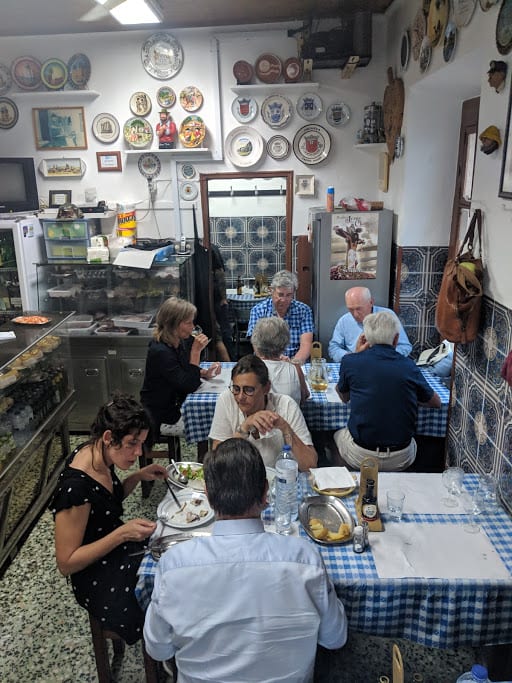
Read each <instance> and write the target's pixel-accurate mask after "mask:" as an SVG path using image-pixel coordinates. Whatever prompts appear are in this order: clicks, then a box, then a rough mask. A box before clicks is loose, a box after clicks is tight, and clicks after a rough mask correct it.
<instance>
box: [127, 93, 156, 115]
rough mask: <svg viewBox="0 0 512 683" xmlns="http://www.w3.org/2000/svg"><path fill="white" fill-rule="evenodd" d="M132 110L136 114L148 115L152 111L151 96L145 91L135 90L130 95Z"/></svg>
mask: <svg viewBox="0 0 512 683" xmlns="http://www.w3.org/2000/svg"><path fill="white" fill-rule="evenodd" d="M130 111H131V112H132V114H134V115H135V116H147V115H148V114H149V112H150V111H151V98H150V97H149V95H147V94H146V93H145V92H142V91H139V92H134V93H133V95H132V96H131V97H130Z"/></svg>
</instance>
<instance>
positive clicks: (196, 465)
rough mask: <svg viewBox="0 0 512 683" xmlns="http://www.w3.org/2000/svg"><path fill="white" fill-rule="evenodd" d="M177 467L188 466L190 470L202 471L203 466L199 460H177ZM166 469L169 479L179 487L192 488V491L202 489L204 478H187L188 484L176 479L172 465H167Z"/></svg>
mask: <svg viewBox="0 0 512 683" xmlns="http://www.w3.org/2000/svg"><path fill="white" fill-rule="evenodd" d="M176 464H177V465H178V468H179V469H182V468H189V467H190V469H192V470H201V472H202V471H203V466H202V464H201V463H200V462H177V463H176ZM166 469H167V471H168V472H169V479H170V480H171V481H172V483H173V484H176V486H178V487H179V488H181V489H192V490H194V491H204V479H203V477H201V478H200V479H189V480H188V484H182V483H181V482H179V481H178V477H177V475H176V472H175V471H174V467H173V465H172V464H171V465H167V468H166Z"/></svg>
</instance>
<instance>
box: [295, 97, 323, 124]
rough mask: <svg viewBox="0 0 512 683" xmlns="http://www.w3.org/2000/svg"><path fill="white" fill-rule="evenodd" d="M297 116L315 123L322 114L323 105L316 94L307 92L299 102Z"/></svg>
mask: <svg viewBox="0 0 512 683" xmlns="http://www.w3.org/2000/svg"><path fill="white" fill-rule="evenodd" d="M296 109H297V114H298V115H299V116H301V117H302V118H303V119H306V121H314V119H316V118H317V117H318V116H320V114H321V113H322V109H323V103H322V100H321V99H320V97H319V96H318V95H317V94H316V93H314V92H305V93H304V94H303V95H301V96H300V97H299V99H298V100H297V107H296Z"/></svg>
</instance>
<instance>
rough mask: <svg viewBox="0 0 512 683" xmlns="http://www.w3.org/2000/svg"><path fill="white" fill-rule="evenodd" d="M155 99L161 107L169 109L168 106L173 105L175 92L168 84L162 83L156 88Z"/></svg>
mask: <svg viewBox="0 0 512 683" xmlns="http://www.w3.org/2000/svg"><path fill="white" fill-rule="evenodd" d="M156 99H157V102H158V104H159V105H160V106H161V107H166V109H169V107H173V106H174V104H175V103H176V93H175V92H174V90H173V89H172V88H169V86H168V85H162V87H161V88H158V90H157V93H156Z"/></svg>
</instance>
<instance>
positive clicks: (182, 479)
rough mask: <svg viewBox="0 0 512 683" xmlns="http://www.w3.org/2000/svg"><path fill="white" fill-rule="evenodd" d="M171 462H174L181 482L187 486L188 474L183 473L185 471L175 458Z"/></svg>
mask: <svg viewBox="0 0 512 683" xmlns="http://www.w3.org/2000/svg"><path fill="white" fill-rule="evenodd" d="M171 462H172V464H173V467H174V471H175V472H176V475H177V478H178V481H179V482H180V484H183V486H186V485H187V484H188V477H187V475H186V474H183V472H182V471H181V470H180V468H179V467H178V465H177V464H176V463H175V462H174V460H173V459H172V458H171Z"/></svg>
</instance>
